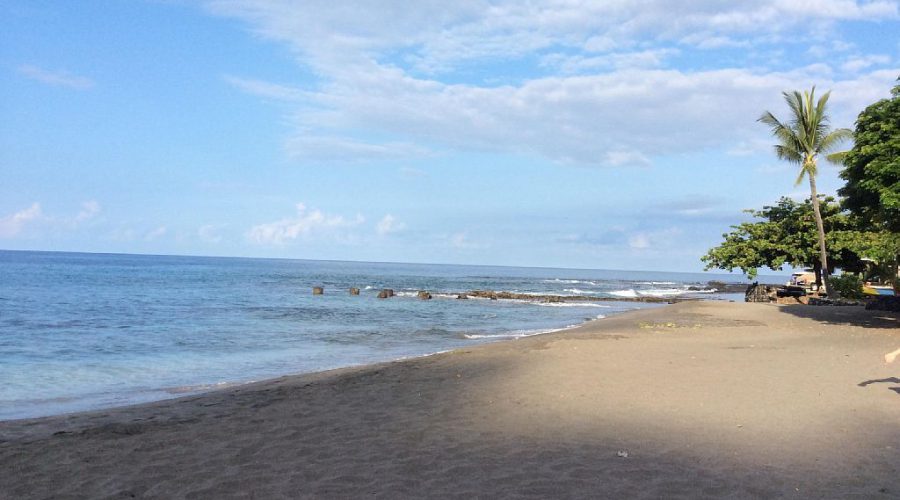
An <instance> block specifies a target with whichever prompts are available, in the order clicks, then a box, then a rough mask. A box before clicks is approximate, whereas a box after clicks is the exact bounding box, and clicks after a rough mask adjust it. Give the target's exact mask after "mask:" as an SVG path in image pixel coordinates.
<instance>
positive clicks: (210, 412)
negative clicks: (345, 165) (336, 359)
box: [0, 302, 900, 498]
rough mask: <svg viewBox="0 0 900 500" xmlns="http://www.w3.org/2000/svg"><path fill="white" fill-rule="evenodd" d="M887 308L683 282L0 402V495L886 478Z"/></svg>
mask: <svg viewBox="0 0 900 500" xmlns="http://www.w3.org/2000/svg"><path fill="white" fill-rule="evenodd" d="M897 347H900V322H898V317H897V315H896V314H894V313H884V312H877V311H865V310H863V309H862V308H861V307H811V306H774V305H767V304H743V303H726V302H685V303H680V304H675V305H671V306H667V307H662V308H655V309H651V310H643V311H635V312H630V313H625V314H622V315H619V316H616V317H611V318H607V319H603V320H599V321H594V322H591V323H589V324H587V325H584V326H582V327H580V328H577V329H574V330H569V331H565V332H560V333H555V334H548V335H542V336H536V337H530V338H526V339H520V340H516V341H508V342H501V343H496V344H490V345H485V346H479V347H475V348H470V349H464V350H459V351H453V352H449V353H444V354H439V355H434V356H429V357H424V358H418V359H412V360H406V361H400V362H393V363H385V364H379V365H373V366H367V367H361V368H350V369H342V370H335V371H330V372H324V373H316V374H310V375H299V376H291V377H282V378H279V379H275V380H269V381H265V382H259V383H255V384H251V385H246V386H241V387H237V388H232V389H228V390H222V391H218V392H212V393H208V394H204V395H201V396H191V397H185V398H181V399H174V400H168V401H162V402H158V403H153V404H147V405H140V406H133V407H127V408H119V409H112V410H107V411H98V412H91V413H82V414H73V415H65V416H57V417H49V418H43V419H34V420H19V421H9V422H2V423H0V470H2V474H0V497H2V498H135V497H137V498H230V497H235V498H280V497H289V498H297V497H301V498H302V497H311V498H347V497H381V498H397V497H438V498H440V497H466V498H469V497H475V498H490V497H501V498H517V497H542V498H570V497H581V498H598V497H601V498H602V497H614V498H661V497H665V498H702V497H710V498H746V497H788V498H793V497H797V498H898V497H900V363H894V364H892V365H889V364H885V362H884V360H883V359H882V356H883V355H884V353H886V352H889V351H892V350H894V349H896V348H897Z"/></svg>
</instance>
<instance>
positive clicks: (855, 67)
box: [841, 54, 891, 73]
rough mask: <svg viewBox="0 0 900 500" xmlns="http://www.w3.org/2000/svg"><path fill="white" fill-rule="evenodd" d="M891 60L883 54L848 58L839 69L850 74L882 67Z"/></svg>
mask: <svg viewBox="0 0 900 500" xmlns="http://www.w3.org/2000/svg"><path fill="white" fill-rule="evenodd" d="M890 62H891V58H890V57H889V56H886V55H883V54H871V55H865V56H856V57H850V58H848V59H847V60H846V61H844V63H843V64H841V69H842V70H844V71H848V72H851V73H856V72H858V71H862V70H864V69H866V68H869V67H871V66H883V65H885V64H890Z"/></svg>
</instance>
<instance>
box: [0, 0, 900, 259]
mask: <svg viewBox="0 0 900 500" xmlns="http://www.w3.org/2000/svg"><path fill="white" fill-rule="evenodd" d="M801 4H802V6H801ZM677 5H678V6H677V7H673V5H672V4H671V3H670V2H666V1H663V0H650V1H647V2H640V3H638V2H631V1H624V0H617V1H608V2H580V1H576V0H572V1H554V2H540V1H537V2H530V3H529V4H528V5H527V6H524V5H521V4H520V3H519V2H503V1H498V2H479V1H472V2H427V1H423V2H413V3H410V2H392V1H387V0H386V1H382V2H343V3H341V2H294V1H280V0H215V1H207V2H203V1H197V2H191V1H175V0H172V1H162V0H159V1H126V2H92V1H85V2H60V1H35V0H28V1H19V0H4V1H3V2H0V19H2V21H0V22H2V23H3V26H2V30H0V116H2V120H0V248H5V249H30V250H66V251H89V252H130V253H165V254H189V255H223V256H255V257H290V258H312V259H342V260H367V261H398V262H440V263H465V264H500V265H524V266H552V267H580V268H608V269H647V270H670V271H695V270H699V269H701V268H702V264H701V262H700V261H699V257H700V256H701V255H702V254H703V253H705V251H706V250H707V249H708V248H709V247H711V246H713V245H715V244H716V243H718V242H719V240H720V236H721V234H722V233H723V232H725V231H727V230H728V226H729V225H731V224H735V223H737V222H739V221H740V220H742V218H743V217H744V216H743V214H742V213H741V210H743V209H746V208H759V207H761V206H762V205H763V204H766V203H771V202H774V201H775V200H776V199H777V198H778V197H779V196H782V195H789V196H794V197H801V196H803V195H804V194H805V193H806V192H807V189H808V188H807V187H806V186H798V187H795V186H794V184H793V181H794V179H795V178H796V173H795V168H794V167H793V166H791V165H787V164H781V163H779V162H778V161H777V159H776V158H775V157H774V155H773V154H772V151H771V144H772V140H771V138H770V137H769V136H768V132H767V130H766V129H765V128H764V127H763V126H762V125H760V124H759V123H757V122H756V121H755V120H756V118H757V117H758V116H759V115H760V114H761V113H762V112H763V111H764V110H767V109H768V110H771V111H773V112H774V113H775V114H776V115H778V116H783V115H784V114H785V109H786V108H785V106H784V104H783V102H782V101H781V96H780V93H781V92H782V91H784V90H793V89H806V88H809V87H810V86H811V85H817V86H818V88H819V89H823V90H827V89H830V90H832V92H833V93H832V100H831V102H830V103H831V113H832V117H833V124H834V125H835V126H846V127H852V125H853V121H854V119H855V117H856V115H857V114H858V113H859V111H861V110H862V109H863V108H864V107H865V106H866V105H868V104H870V103H871V102H874V101H876V100H878V99H880V98H883V97H887V96H888V95H889V91H890V88H891V87H892V86H893V85H894V84H895V82H894V81H895V79H896V78H897V77H898V76H900V5H898V2H897V1H886V0H875V1H861V0H856V1H854V0H816V1H812V2H802V3H801V2H792V1H786V0H780V1H779V0H762V1H760V2H726V1H713V0H704V1H693V2H681V3H679V4H677ZM801 7H802V8H801ZM840 185H841V181H840V179H839V178H838V168H837V167H834V166H828V165H823V166H822V167H821V168H820V177H819V187H820V190H822V191H824V192H826V193H834V192H835V190H836V189H837V188H838V187H839V186H840Z"/></svg>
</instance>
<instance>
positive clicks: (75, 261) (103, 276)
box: [0, 251, 734, 419]
mask: <svg viewBox="0 0 900 500" xmlns="http://www.w3.org/2000/svg"><path fill="white" fill-rule="evenodd" d="M715 277H716V276H715V275H709V274H683V273H657V272H635V271H598V270H568V269H567V270H563V269H537V268H512V267H484V266H449V265H422V264H385V263H358V262H329V261H305V260H272V259H236V258H212V257H175V256H140V255H111V254H80V253H50V252H18V251H0V419H11V418H25V417H33V416H43V415H50V414H58V413H66V412H71V411H80V410H86V409H95V408H102V407H109V406H117V405H124V404H131V403H138V402H145V401H152V400H158V399H163V398H167V397H174V396H178V395H182V394H185V393H191V392H200V391H203V390H208V389H210V388H214V387H219V386H223V385H227V384H232V383H243V382H248V381H252V380H259V379H264V378H270V377H274V376H279V375H284V374H291V373H300V372H310V371H317V370H324V369H329V368H336V367H341V366H350V365H355V364H362V363H371V362H376V361H387V360H392V359H397V358H401V357H407V356H418V355H424V354H428V353H434V352H438V351H443V350H447V349H453V348H457V347H462V346H466V345H471V344H477V343H483V342H489V341H494V340H499V339H510V338H516V337H521V336H525V335H531V334H535V333H540V332H546V331H552V330H555V329H560V328H565V327H569V326H572V325H577V324H580V323H583V322H585V321H587V320H592V319H597V318H602V317H604V316H608V315H611V314H615V313H618V312H622V311H625V310H629V309H635V308H639V307H654V306H653V305H649V304H639V303H630V302H596V303H587V304H579V305H576V304H573V303H562V304H539V303H527V302H519V301H505V300H498V301H491V300H484V299H470V300H456V299H455V295H452V293H453V292H460V291H466V290H472V289H491V290H498V291H499V290H505V291H515V292H523V293H540V294H562V295H565V294H572V295H594V296H598V297H631V296H639V295H656V296H677V295H683V294H692V293H693V294H696V293H697V292H696V291H689V290H688V287H689V286H692V285H693V286H697V285H701V286H702V285H703V284H705V283H706V282H707V281H708V280H710V279H715ZM726 279H730V280H732V281H733V280H734V277H727V276H726ZM313 286H324V287H325V294H324V295H321V296H313V295H312V293H311V288H312V287H313ZM351 286H353V287H359V288H361V289H362V292H361V294H360V295H359V296H355V297H354V296H350V295H349V294H348V291H347V290H348V288H349V287H351ZM382 288H392V289H394V290H395V291H396V292H398V293H399V296H397V297H394V298H391V299H388V300H379V299H377V298H376V294H377V292H378V291H379V290H380V289H382ZM417 290H429V291H431V292H432V293H434V294H435V299H434V300H430V301H423V300H419V299H417V298H416V297H415V292H416V291H417ZM700 294H701V295H703V296H705V297H711V298H714V297H715V296H716V294H713V293H703V292H701V293H700Z"/></svg>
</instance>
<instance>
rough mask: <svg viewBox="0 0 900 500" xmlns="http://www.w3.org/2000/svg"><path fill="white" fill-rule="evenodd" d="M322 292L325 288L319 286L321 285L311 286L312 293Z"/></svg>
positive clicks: (318, 293) (319, 293) (320, 293)
mask: <svg viewBox="0 0 900 500" xmlns="http://www.w3.org/2000/svg"><path fill="white" fill-rule="evenodd" d="M323 293H325V288H324V287H321V286H314V287H313V295H322V294H323Z"/></svg>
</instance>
